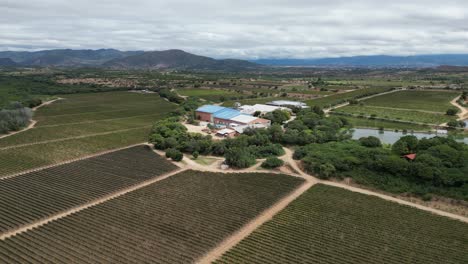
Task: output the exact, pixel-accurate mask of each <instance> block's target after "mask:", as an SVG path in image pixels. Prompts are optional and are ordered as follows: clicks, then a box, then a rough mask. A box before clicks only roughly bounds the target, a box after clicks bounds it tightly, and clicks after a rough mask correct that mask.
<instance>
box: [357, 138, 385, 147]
mask: <svg viewBox="0 0 468 264" xmlns="http://www.w3.org/2000/svg"><path fill="white" fill-rule="evenodd" d="M359 142H360V143H361V145H363V146H364V147H368V148H377V147H381V146H382V143H381V142H380V139H378V138H376V137H373V136H369V137H363V138H360V139H359Z"/></svg>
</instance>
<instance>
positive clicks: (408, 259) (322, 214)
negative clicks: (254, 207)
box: [217, 185, 468, 263]
mask: <svg viewBox="0 0 468 264" xmlns="http://www.w3.org/2000/svg"><path fill="white" fill-rule="evenodd" d="M467 248H468V225H466V224H465V223H462V222H458V221H454V220H451V219H448V218H445V217H441V216H436V215H432V214H430V213H427V212H424V211H420V210H417V209H414V208H410V207H406V206H402V205H398V204H394V203H391V202H387V201H384V200H381V199H379V198H376V197H370V196H366V195H363V194H358V193H353V192H349V191H346V190H343V189H338V188H335V187H328V186H324V185H317V186H314V187H312V188H311V189H310V190H309V191H307V192H306V193H305V194H303V195H302V196H301V197H299V198H298V199H297V200H296V201H294V202H293V203H292V204H290V205H289V206H288V207H287V208H286V209H285V210H283V211H282V212H280V214H278V215H277V216H275V217H274V218H273V220H272V221H270V222H268V223H266V224H265V225H263V226H262V227H260V228H259V229H257V230H256V231H255V232H254V233H253V234H251V235H250V236H249V237H247V238H246V239H244V240H243V241H241V242H240V243H239V244H238V245H237V246H235V247H234V248H233V249H231V250H230V251H228V252H227V253H226V254H225V255H224V256H222V257H221V258H220V259H219V260H218V261H217V263H467V262H468V255H467V254H466V252H467V251H466V249H467Z"/></svg>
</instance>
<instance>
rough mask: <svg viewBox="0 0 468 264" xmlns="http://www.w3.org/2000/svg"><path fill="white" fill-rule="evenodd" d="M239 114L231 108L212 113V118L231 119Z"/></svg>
mask: <svg viewBox="0 0 468 264" xmlns="http://www.w3.org/2000/svg"><path fill="white" fill-rule="evenodd" d="M240 114H241V112H239V111H237V110H235V109H232V108H225V109H223V110H221V111H218V112H216V113H214V115H213V116H214V117H216V118H221V119H231V118H233V117H236V116H238V115H240Z"/></svg>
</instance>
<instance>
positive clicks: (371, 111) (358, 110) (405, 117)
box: [333, 105, 456, 125]
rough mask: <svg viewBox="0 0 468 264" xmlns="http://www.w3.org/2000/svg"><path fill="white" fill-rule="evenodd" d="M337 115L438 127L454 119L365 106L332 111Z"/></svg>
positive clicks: (438, 115)
mask: <svg viewBox="0 0 468 264" xmlns="http://www.w3.org/2000/svg"><path fill="white" fill-rule="evenodd" d="M333 111H334V112H337V113H347V114H353V115H355V116H367V117H369V116H372V115H374V116H375V117H377V118H385V119H390V120H402V121H410V122H415V123H424V124H433V125H438V124H442V123H446V122H448V121H450V120H455V119H456V117H453V116H448V115H446V114H444V113H428V112H420V111H415V110H407V109H396V108H380V107H373V106H367V105H363V106H361V105H348V106H345V107H341V108H338V109H336V110H333Z"/></svg>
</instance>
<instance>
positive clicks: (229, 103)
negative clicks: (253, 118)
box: [223, 97, 285, 107]
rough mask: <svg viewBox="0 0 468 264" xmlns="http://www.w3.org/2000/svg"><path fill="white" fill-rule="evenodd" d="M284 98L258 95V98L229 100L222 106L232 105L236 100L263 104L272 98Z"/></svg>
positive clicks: (249, 103) (242, 102)
mask: <svg viewBox="0 0 468 264" xmlns="http://www.w3.org/2000/svg"><path fill="white" fill-rule="evenodd" d="M281 99H285V98H282V97H259V98H253V99H241V100H231V101H226V102H224V103H223V106H227V107H232V106H234V104H235V103H236V102H239V103H241V104H248V105H254V104H265V103H268V102H271V101H274V100H281Z"/></svg>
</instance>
